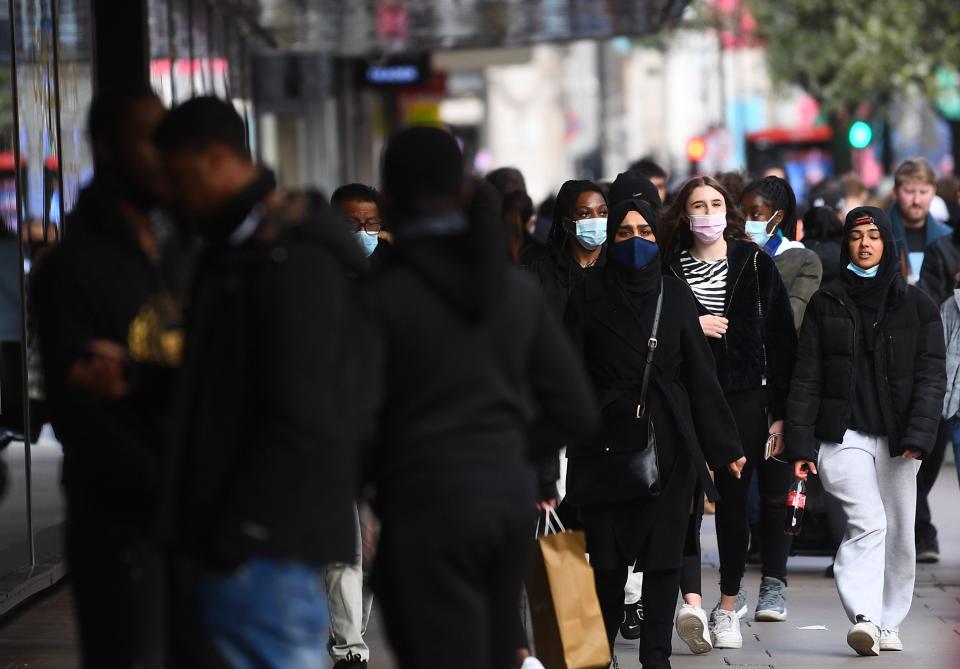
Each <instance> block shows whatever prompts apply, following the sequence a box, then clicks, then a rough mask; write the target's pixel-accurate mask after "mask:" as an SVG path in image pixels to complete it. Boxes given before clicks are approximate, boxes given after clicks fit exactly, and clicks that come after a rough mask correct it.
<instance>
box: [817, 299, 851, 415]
mask: <svg viewBox="0 0 960 669" xmlns="http://www.w3.org/2000/svg"><path fill="white" fill-rule="evenodd" d="M823 294H824V295H829V296H830V297H831V298H833V299H834V300H836V301H837V302H839V303H840V306H841V307H843V310H844V311H846V312H847V316H850V320H852V321H853V341H852V342H850V343H851V346H850V348H851V350H852V351H853V359H852V362H853V364H852V365H851V367H852V368H851V370H850V385H849V386H848V388H847V414H846V416H845V417H844V421H843V422H844V423H845V424H846V425H847V426H849V425H850V419H851V417H852V416H853V404H852V399H853V392H854V386H855V384H856V370H857V321H858V320H860V319H859V318H857V315H856V314H855V313H851V312H850V307H848V306H847V303H846V302H844V301H843V300H841V299H840V298H839V297H837V296H836V295H834V294H833V293H830V292H828V291H826V290H825V291H823Z"/></svg>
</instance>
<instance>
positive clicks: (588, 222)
mask: <svg viewBox="0 0 960 669" xmlns="http://www.w3.org/2000/svg"><path fill="white" fill-rule="evenodd" d="M576 224H577V231H576V233H574V237H576V238H577V242H579V243H580V246H582V247H583V248H585V249H586V250H588V251H593V250H594V249H596V248H598V247H599V246H600V245H601V244H603V243H604V242H605V241H607V219H606V218H605V217H604V218H581V219H580V220H578V221H576Z"/></svg>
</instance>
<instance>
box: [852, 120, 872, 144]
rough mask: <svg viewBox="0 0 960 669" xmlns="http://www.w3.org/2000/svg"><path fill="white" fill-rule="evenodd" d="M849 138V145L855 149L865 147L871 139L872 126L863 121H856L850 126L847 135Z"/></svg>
mask: <svg viewBox="0 0 960 669" xmlns="http://www.w3.org/2000/svg"><path fill="white" fill-rule="evenodd" d="M847 139H849V140H850V146H852V147H853V148H855V149H865V148H867V147H868V146H870V142H872V141H873V128H871V127H870V124H869V123H866V122H865V121H857V122H856V123H854V124H853V125H851V126H850V134H849V135H847Z"/></svg>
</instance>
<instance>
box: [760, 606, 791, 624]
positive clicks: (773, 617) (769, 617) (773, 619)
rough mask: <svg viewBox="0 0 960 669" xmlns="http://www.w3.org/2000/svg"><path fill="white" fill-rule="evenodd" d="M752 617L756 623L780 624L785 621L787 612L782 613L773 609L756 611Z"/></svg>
mask: <svg viewBox="0 0 960 669" xmlns="http://www.w3.org/2000/svg"><path fill="white" fill-rule="evenodd" d="M753 617H754V620H756V621H757V622H758V623H782V622H783V621H785V620H786V619H787V610H786V609H784V610H783V611H782V612H781V611H775V610H773V609H767V610H765V611H757V612H756V613H755V614H754V616H753Z"/></svg>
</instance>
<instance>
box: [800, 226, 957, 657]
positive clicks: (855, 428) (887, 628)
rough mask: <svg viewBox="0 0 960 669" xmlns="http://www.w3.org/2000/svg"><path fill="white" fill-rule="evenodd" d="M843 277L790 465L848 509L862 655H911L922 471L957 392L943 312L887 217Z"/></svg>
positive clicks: (804, 382)
mask: <svg viewBox="0 0 960 669" xmlns="http://www.w3.org/2000/svg"><path fill="white" fill-rule="evenodd" d="M843 232H844V243H843V245H842V246H841V263H842V264H843V266H844V269H843V270H842V272H841V274H840V277H839V278H837V279H835V280H834V281H833V282H832V283H830V284H828V285H825V286H824V287H823V288H821V289H820V290H819V291H817V292H816V293H814V295H813V298H811V300H810V304H809V306H808V307H807V313H806V316H805V317H804V321H803V327H802V328H801V329H800V342H799V347H798V349H797V363H796V366H795V367H794V371H793V382H792V383H791V385H790V396H789V399H788V400H787V424H786V425H787V427H786V432H787V438H786V448H787V458H788V459H790V460H792V461H794V463H795V465H794V466H795V474H796V476H797V477H798V478H803V479H805V478H806V477H807V473H808V472H812V473H814V474H817V473H818V469H819V475H820V479H821V481H822V482H823V487H824V489H826V491H827V492H828V493H830V494H831V495H833V497H835V498H836V499H837V500H838V501H839V502H840V504H841V505H842V507H843V511H844V513H845V515H846V517H847V528H846V535H845V536H844V539H843V543H841V544H840V549H839V551H838V552H837V559H836V562H835V565H834V574H835V575H836V581H837V590H838V591H839V592H840V599H841V601H842V602H843V607H844V609H845V610H846V612H847V616H848V617H849V619H850V622H851V623H853V625H852V627H851V628H850V630H849V632H848V633H847V643H848V644H849V645H850V646H851V648H853V649H854V650H855V651H856V652H857V653H858V654H860V655H879V651H881V650H903V642H902V640H901V639H900V632H899V629H900V624H901V623H902V622H903V620H904V618H905V617H906V615H907V612H908V611H909V610H910V604H911V602H912V600H913V586H914V580H915V578H916V552H915V545H914V521H915V513H914V511H915V505H916V499H917V476H916V474H917V470H918V469H919V467H920V463H919V462H918V460H921V459H923V458H924V457H925V456H926V455H929V454H930V452H931V450H932V449H933V444H934V441H935V439H936V436H937V427H938V425H939V423H940V411H941V408H942V405H943V397H944V393H945V390H946V371H945V360H944V358H945V354H944V343H943V326H942V324H941V322H940V314H939V311H938V309H937V306H936V305H935V304H934V303H933V301H931V300H930V298H929V297H927V295H926V294H924V293H923V292H922V291H921V290H919V289H918V288H916V287H914V286H909V285H907V282H906V281H905V280H904V278H903V276H902V275H901V273H900V263H899V259H898V257H897V254H896V248H895V246H894V240H893V230H892V226H891V224H890V219H889V218H888V217H887V214H886V212H884V211H883V210H882V209H878V208H876V207H857V208H856V209H853V210H852V211H850V213H848V214H847V218H846V221H845V223H844V227H843Z"/></svg>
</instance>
